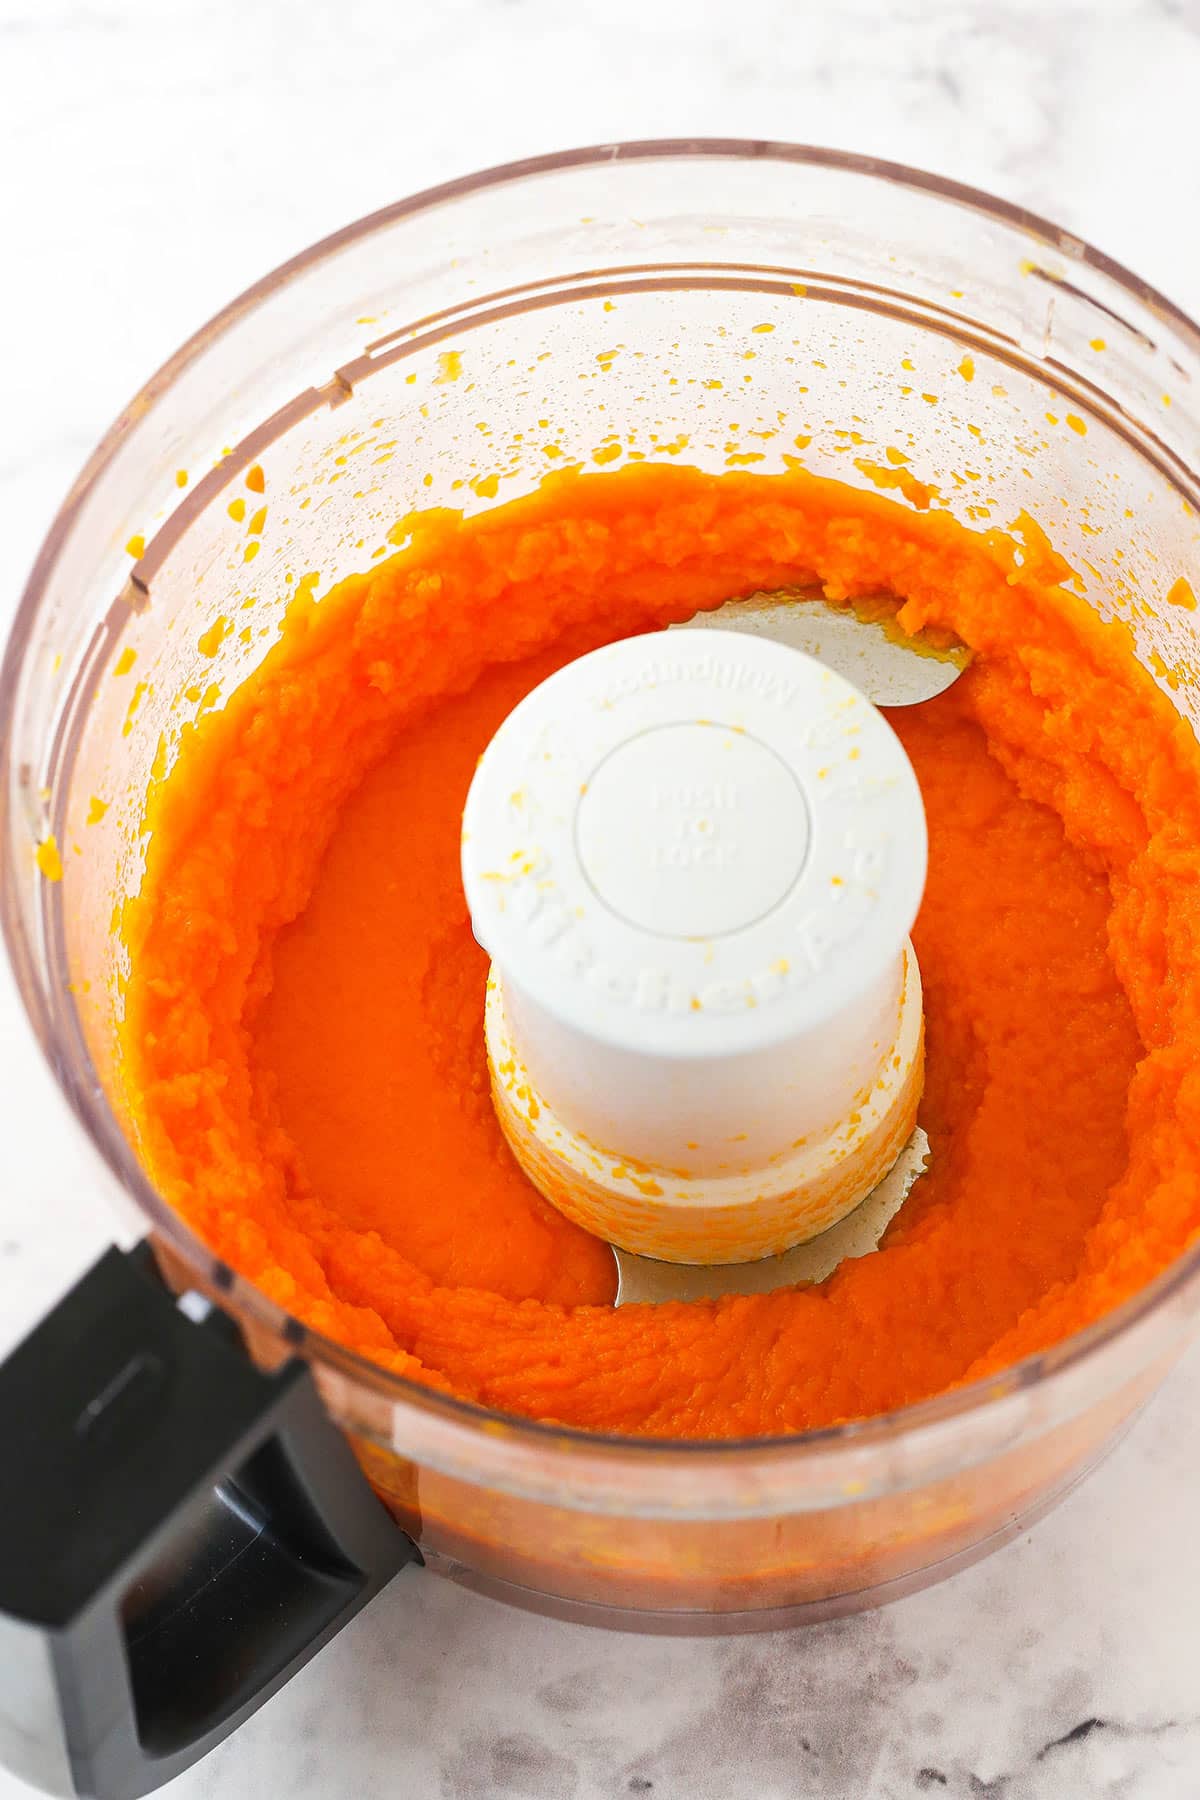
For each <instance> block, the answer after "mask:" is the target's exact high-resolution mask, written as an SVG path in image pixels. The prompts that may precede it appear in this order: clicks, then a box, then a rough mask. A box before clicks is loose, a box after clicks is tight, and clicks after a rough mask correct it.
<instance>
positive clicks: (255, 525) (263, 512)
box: [246, 506, 267, 537]
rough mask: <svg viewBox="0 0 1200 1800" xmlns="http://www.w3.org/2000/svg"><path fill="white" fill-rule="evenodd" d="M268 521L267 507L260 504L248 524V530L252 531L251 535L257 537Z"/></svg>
mask: <svg viewBox="0 0 1200 1800" xmlns="http://www.w3.org/2000/svg"><path fill="white" fill-rule="evenodd" d="M266 522H267V509H266V507H265V506H260V507H259V509H258V511H257V512H256V513H255V514H254V517H253V518H252V519H251V520H250V523H249V524H248V525H247V527H246V530H247V531H248V532H249V533H250V535H251V537H257V536H258V535H259V533H260V532H261V531H262V528H263V526H264V525H265V524H266Z"/></svg>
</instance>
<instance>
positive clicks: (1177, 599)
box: [1167, 575, 1196, 612]
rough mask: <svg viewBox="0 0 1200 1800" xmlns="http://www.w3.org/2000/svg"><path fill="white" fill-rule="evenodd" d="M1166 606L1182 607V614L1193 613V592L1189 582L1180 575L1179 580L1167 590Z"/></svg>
mask: <svg viewBox="0 0 1200 1800" xmlns="http://www.w3.org/2000/svg"><path fill="white" fill-rule="evenodd" d="M1167 605H1168V606H1182V608H1183V610H1184V612H1195V610H1196V595H1195V591H1194V589H1193V587H1192V584H1191V582H1190V581H1188V580H1186V579H1185V577H1184V576H1182V575H1181V576H1180V577H1179V580H1178V581H1176V582H1173V583H1172V584H1171V586H1170V587H1169V588H1168V589H1167Z"/></svg>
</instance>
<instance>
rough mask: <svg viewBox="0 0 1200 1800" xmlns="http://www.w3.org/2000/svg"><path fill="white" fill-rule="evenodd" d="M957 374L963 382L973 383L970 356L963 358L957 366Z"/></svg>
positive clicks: (971, 359) (972, 365)
mask: <svg viewBox="0 0 1200 1800" xmlns="http://www.w3.org/2000/svg"><path fill="white" fill-rule="evenodd" d="M958 373H959V374H960V375H961V376H962V378H963V380H964V381H974V379H975V362H974V359H973V358H972V357H970V356H964V357H963V359H962V361H961V362H960V363H959V365H958Z"/></svg>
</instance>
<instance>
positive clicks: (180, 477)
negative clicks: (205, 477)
mask: <svg viewBox="0 0 1200 1800" xmlns="http://www.w3.org/2000/svg"><path fill="white" fill-rule="evenodd" d="M187 484H188V472H187V470H186V469H176V471H175V486H176V487H177V488H185V487H186V486H187Z"/></svg>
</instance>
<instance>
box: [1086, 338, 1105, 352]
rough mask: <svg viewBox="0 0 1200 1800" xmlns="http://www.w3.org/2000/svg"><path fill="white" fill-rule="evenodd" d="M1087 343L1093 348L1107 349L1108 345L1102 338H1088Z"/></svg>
mask: <svg viewBox="0 0 1200 1800" xmlns="http://www.w3.org/2000/svg"><path fill="white" fill-rule="evenodd" d="M1089 343H1090V345H1091V348H1092V349H1093V350H1107V349H1108V345H1107V344H1106V343H1105V341H1104V339H1103V338H1091V339H1089Z"/></svg>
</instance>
